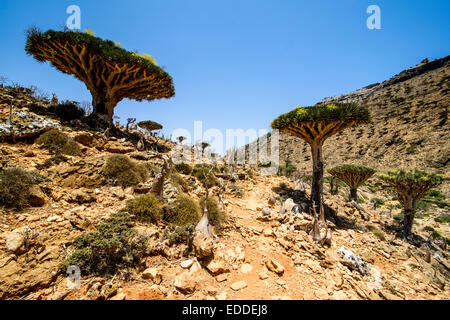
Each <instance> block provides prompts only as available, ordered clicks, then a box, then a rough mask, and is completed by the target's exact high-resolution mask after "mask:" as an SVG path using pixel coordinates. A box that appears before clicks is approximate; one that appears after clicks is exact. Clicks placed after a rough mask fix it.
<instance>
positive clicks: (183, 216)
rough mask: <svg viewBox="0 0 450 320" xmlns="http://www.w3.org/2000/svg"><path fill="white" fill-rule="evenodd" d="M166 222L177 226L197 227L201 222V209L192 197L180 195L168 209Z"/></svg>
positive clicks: (165, 217)
mask: <svg viewBox="0 0 450 320" xmlns="http://www.w3.org/2000/svg"><path fill="white" fill-rule="evenodd" d="M164 220H166V221H167V222H169V223H171V224H173V225H176V226H185V225H191V224H193V225H195V224H197V223H198V222H199V221H200V207H199V206H198V204H197V202H196V201H195V200H193V199H192V198H191V197H189V196H187V195H184V194H180V195H179V196H178V197H177V199H176V200H175V202H174V203H172V204H171V205H170V206H168V207H167V208H166V210H165V213H164Z"/></svg>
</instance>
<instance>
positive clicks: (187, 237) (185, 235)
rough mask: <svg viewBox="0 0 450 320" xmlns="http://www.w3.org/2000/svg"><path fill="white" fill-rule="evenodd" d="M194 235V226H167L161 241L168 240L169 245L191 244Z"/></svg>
mask: <svg viewBox="0 0 450 320" xmlns="http://www.w3.org/2000/svg"><path fill="white" fill-rule="evenodd" d="M194 233H195V224H187V225H184V226H176V225H169V226H168V227H167V228H166V229H165V230H164V233H163V236H162V240H163V241H164V240H169V245H170V246H172V245H174V244H180V243H183V244H187V245H190V244H192V242H193V238H194Z"/></svg>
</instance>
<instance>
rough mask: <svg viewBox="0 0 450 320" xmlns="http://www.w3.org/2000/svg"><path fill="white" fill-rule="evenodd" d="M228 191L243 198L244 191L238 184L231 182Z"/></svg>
mask: <svg viewBox="0 0 450 320" xmlns="http://www.w3.org/2000/svg"><path fill="white" fill-rule="evenodd" d="M230 192H231V193H233V194H234V195H235V196H236V197H238V198H243V197H244V195H245V193H244V190H242V188H241V187H240V186H237V185H235V184H232V185H231V186H230Z"/></svg>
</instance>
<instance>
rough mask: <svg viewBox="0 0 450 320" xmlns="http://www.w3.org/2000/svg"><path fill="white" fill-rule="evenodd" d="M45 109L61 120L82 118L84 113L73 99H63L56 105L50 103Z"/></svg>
mask: <svg viewBox="0 0 450 320" xmlns="http://www.w3.org/2000/svg"><path fill="white" fill-rule="evenodd" d="M47 111H48V113H49V114H51V115H55V116H56V117H58V118H59V119H61V120H63V121H71V120H75V119H82V118H83V117H84V116H85V115H86V113H85V112H84V110H83V109H81V108H80V105H79V104H78V102H75V101H64V102H62V103H60V104H57V105H51V106H49V107H48V108H47Z"/></svg>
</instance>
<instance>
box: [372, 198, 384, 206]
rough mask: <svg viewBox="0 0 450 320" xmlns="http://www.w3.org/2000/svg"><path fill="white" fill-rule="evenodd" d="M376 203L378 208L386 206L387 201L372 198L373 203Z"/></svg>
mask: <svg viewBox="0 0 450 320" xmlns="http://www.w3.org/2000/svg"><path fill="white" fill-rule="evenodd" d="M374 202H375V203H376V204H377V205H378V206H382V205H384V203H385V201H384V200H383V199H381V198H372V203H374Z"/></svg>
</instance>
